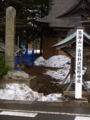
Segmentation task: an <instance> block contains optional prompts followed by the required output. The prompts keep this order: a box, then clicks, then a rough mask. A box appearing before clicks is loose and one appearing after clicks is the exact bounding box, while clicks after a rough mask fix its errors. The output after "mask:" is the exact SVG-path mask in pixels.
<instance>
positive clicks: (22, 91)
mask: <svg viewBox="0 0 90 120" xmlns="http://www.w3.org/2000/svg"><path fill="white" fill-rule="evenodd" d="M42 95H43V94H40V93H38V92H34V91H32V90H31V89H30V88H29V87H28V86H26V85H25V84H17V83H10V84H6V88H4V89H0V99H8V100H30V101H34V100H37V99H39V98H40V97H41V96H42Z"/></svg>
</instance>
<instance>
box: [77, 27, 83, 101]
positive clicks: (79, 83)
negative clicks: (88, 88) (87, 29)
mask: <svg viewBox="0 0 90 120" xmlns="http://www.w3.org/2000/svg"><path fill="white" fill-rule="evenodd" d="M82 63H83V28H77V35H76V78H75V98H77V99H79V98H82V66H83V65H82Z"/></svg>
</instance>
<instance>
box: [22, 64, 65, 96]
mask: <svg viewBox="0 0 90 120" xmlns="http://www.w3.org/2000/svg"><path fill="white" fill-rule="evenodd" d="M48 69H50V70H57V69H56V68H47V67H43V66H34V67H31V66H26V67H25V68H24V71H25V72H26V73H28V74H29V75H31V76H36V78H37V82H38V84H42V87H41V88H40V89H39V91H38V92H39V93H44V95H48V94H50V93H62V92H63V90H64V86H61V85H58V83H57V82H58V81H60V80H56V79H54V78H51V77H50V76H48V75H45V74H44V73H45V72H46V71H47V70H48Z"/></svg>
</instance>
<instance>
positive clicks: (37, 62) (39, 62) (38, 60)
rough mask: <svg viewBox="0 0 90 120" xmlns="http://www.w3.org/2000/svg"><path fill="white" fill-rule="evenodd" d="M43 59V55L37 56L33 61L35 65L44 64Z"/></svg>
mask: <svg viewBox="0 0 90 120" xmlns="http://www.w3.org/2000/svg"><path fill="white" fill-rule="evenodd" d="M45 61H46V60H45V59H44V58H43V57H39V58H37V59H36V60H35V61H34V64H35V66H44V64H45Z"/></svg>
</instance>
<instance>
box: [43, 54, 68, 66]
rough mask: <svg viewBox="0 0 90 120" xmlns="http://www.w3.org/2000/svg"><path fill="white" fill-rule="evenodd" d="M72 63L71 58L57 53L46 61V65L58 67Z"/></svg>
mask: <svg viewBox="0 0 90 120" xmlns="http://www.w3.org/2000/svg"><path fill="white" fill-rule="evenodd" d="M67 63H70V59H69V58H68V57H66V56H64V55H57V56H53V57H51V58H49V59H48V60H47V61H46V62H45V66H46V67H56V68H62V67H65V64H67Z"/></svg>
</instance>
